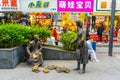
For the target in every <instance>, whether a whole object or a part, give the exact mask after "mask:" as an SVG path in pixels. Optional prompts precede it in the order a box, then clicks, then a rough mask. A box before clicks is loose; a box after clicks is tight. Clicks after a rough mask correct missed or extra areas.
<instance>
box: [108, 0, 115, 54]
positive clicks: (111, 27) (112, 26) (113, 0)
mask: <svg viewBox="0 0 120 80" xmlns="http://www.w3.org/2000/svg"><path fill="white" fill-rule="evenodd" d="M115 6H116V0H112V8H111V25H110V41H109V52H108V56H112V50H113V30H114V18H115Z"/></svg>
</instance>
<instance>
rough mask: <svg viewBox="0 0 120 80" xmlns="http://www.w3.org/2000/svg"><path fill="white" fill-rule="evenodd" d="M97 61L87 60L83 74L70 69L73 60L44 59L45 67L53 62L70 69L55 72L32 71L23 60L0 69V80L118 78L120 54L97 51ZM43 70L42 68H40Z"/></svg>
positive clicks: (119, 76)
mask: <svg viewBox="0 0 120 80" xmlns="http://www.w3.org/2000/svg"><path fill="white" fill-rule="evenodd" d="M97 57H98V59H99V60H100V61H99V62H96V63H94V62H89V63H88V64H87V67H86V73H85V74H79V71H74V70H72V69H73V68H75V67H76V61H74V60H45V62H44V65H45V67H46V66H48V65H50V64H54V65H58V66H66V67H68V68H70V69H71V71H70V73H57V72H56V71H55V70H51V71H50V73H43V72H42V71H41V72H39V73H34V72H32V71H31V68H30V67H29V66H28V65H27V64H26V63H25V62H24V63H21V64H19V65H18V66H17V67H16V68H14V69H0V80H120V55H119V54H118V55H117V54H114V55H113V56H112V57H110V56H107V54H102V53H97ZM40 70H43V68H40Z"/></svg>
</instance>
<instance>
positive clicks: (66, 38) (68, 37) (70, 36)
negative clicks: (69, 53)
mask: <svg viewBox="0 0 120 80" xmlns="http://www.w3.org/2000/svg"><path fill="white" fill-rule="evenodd" d="M76 36H77V34H76V33H75V32H72V31H69V32H67V33H63V34H62V35H61V38H60V42H62V44H63V49H64V50H75V49H76V46H77V43H74V44H73V45H72V46H71V47H70V43H71V42H72V41H73V40H74V38H75V37H76Z"/></svg>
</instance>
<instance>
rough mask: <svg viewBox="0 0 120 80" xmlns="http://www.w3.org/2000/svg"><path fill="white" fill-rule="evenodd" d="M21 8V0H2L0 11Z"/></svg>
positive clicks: (0, 1)
mask: <svg viewBox="0 0 120 80" xmlns="http://www.w3.org/2000/svg"><path fill="white" fill-rule="evenodd" d="M17 10H19V0H0V11H17Z"/></svg>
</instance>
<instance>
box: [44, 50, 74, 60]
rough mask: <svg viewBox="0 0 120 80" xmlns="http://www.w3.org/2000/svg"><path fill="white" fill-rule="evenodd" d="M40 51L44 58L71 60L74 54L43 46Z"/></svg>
mask: <svg viewBox="0 0 120 80" xmlns="http://www.w3.org/2000/svg"><path fill="white" fill-rule="evenodd" d="M42 53H43V58H44V59H45V60H73V54H74V52H71V51H64V50H60V49H56V48H43V50H42Z"/></svg>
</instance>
